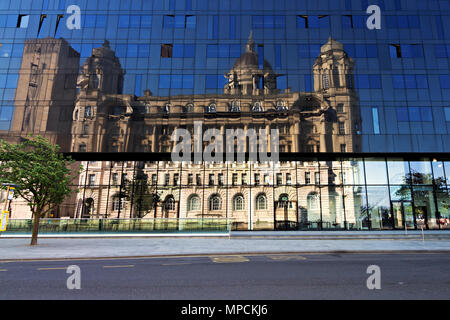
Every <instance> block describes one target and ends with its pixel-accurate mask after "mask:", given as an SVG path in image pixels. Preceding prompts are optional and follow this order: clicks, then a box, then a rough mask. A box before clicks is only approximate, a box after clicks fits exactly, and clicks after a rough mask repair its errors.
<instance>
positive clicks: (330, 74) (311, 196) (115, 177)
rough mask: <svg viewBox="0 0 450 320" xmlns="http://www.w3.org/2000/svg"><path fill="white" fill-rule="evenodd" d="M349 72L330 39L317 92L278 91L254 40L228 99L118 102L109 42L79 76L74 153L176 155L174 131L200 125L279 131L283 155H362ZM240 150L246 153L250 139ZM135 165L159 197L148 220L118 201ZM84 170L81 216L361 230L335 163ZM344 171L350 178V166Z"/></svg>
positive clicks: (122, 98) (93, 166)
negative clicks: (339, 186)
mask: <svg viewBox="0 0 450 320" xmlns="http://www.w3.org/2000/svg"><path fill="white" fill-rule="evenodd" d="M352 68H353V61H352V59H351V58H349V57H348V56H347V54H346V53H345V52H344V50H343V46H342V44H340V43H338V42H336V41H334V40H332V39H329V41H328V42H327V44H325V45H324V46H323V47H322V50H321V55H320V56H319V57H318V58H317V59H316V62H315V64H314V69H313V71H314V80H315V91H314V92H313V93H292V92H290V90H286V91H284V92H281V91H280V90H278V89H277V85H276V78H277V76H278V75H277V74H275V72H274V71H273V69H272V67H271V66H270V64H269V63H268V62H267V61H266V60H264V62H263V65H262V68H260V66H259V59H258V55H257V53H256V52H255V50H254V43H253V39H252V37H250V39H249V41H248V43H247V45H246V52H245V53H244V54H243V55H242V56H241V57H240V58H239V59H237V60H236V62H235V64H234V66H233V68H232V69H231V70H230V71H229V72H228V73H227V74H226V75H225V76H226V78H227V79H228V83H227V84H226V85H225V88H224V93H223V94H216V95H194V96H173V97H154V96H152V95H151V93H150V91H146V94H145V96H143V97H135V96H133V95H126V94H121V86H122V77H123V71H122V70H121V67H120V64H119V62H118V60H117V58H116V57H115V56H114V53H113V52H112V51H111V49H110V48H109V45H108V43H105V44H104V45H103V47H102V48H98V49H94V51H93V55H92V57H91V58H89V59H88V60H87V61H86V63H85V64H84V65H83V70H82V75H81V76H80V77H79V82H78V84H79V85H80V87H81V91H80V94H79V95H78V98H77V101H76V106H75V110H74V118H73V120H74V122H73V127H72V151H74V152H85V151H87V152H117V151H118V152H143V151H144V152H170V151H171V150H172V149H173V142H172V140H171V136H172V133H173V131H174V130H175V129H177V128H184V129H187V130H188V131H190V132H191V133H194V121H202V125H203V130H206V129H207V128H217V129H219V130H220V133H221V134H222V135H223V134H224V133H225V132H226V131H225V130H226V129H237V128H241V129H243V130H244V132H247V130H249V129H252V128H253V129H266V132H270V129H278V130H279V134H280V138H279V140H280V148H279V150H280V151H281V152H341V151H342V152H354V151H359V148H360V141H359V136H358V132H357V131H358V130H359V109H358V99H357V96H356V93H355V91H354V90H353V79H352V71H353V70H352ZM105 79H110V80H111V79H112V82H111V81H109V82H108V83H106V82H105ZM257 131H258V130H257ZM238 139H241V137H239V138H238ZM238 143H240V144H243V145H245V150H246V151H249V146H248V141H246V140H245V138H243V139H242V140H240V141H239V142H238ZM135 166H137V167H140V169H139V170H140V172H141V174H142V175H144V176H145V177H146V179H147V180H148V181H151V182H152V184H151V190H152V192H154V193H157V194H158V195H159V197H160V204H159V205H158V206H157V207H156V209H154V210H150V211H147V212H145V213H144V214H143V213H142V212H140V210H139V209H138V208H137V206H136V204H135V203H134V202H133V201H130V200H128V201H124V200H122V199H121V197H120V195H121V194H122V191H123V190H122V188H123V187H124V184H123V183H122V182H123V181H125V180H126V179H129V178H130V177H134V176H136V172H135V171H136V167H135ZM85 167H87V170H86V172H85V173H84V174H82V176H81V177H80V184H85V185H86V181H88V183H87V187H86V189H85V190H84V192H83V194H79V199H78V203H77V210H76V212H75V216H76V217H121V218H130V217H140V216H145V217H148V218H153V217H156V218H163V217H165V218H176V217H179V218H198V217H208V218H213V217H220V218H230V219H233V220H234V221H236V226H237V227H238V228H244V229H247V228H251V229H253V228H269V229H272V228H274V227H276V225H278V227H280V225H279V223H280V222H281V223H284V222H285V221H290V222H292V223H303V224H305V225H306V224H314V223H317V221H320V220H321V219H322V221H323V222H324V223H325V224H328V225H329V227H332V226H341V225H342V224H343V222H344V218H345V219H346V220H347V222H351V221H353V222H355V217H354V209H352V208H354V205H355V200H354V199H353V198H352V197H348V198H346V199H345V200H344V197H343V195H342V193H338V192H336V191H335V188H334V187H333V186H329V185H328V184H331V185H334V184H335V183H336V181H337V179H339V178H338V174H340V172H341V171H342V168H341V166H340V165H336V166H333V163H332V162H329V163H327V162H324V163H321V164H320V167H319V166H318V164H317V163H308V162H284V163H271V164H264V163H259V164H258V163H254V164H251V163H244V164H238V163H228V164H225V163H216V164H201V165H199V164H192V163H182V164H181V163H169V162H156V163H142V164H139V163H133V162H125V163H118V164H114V163H111V162H96V163H90V164H88V163H86V164H85ZM345 170H346V171H347V173H345V174H344V175H346V174H348V172H350V171H351V168H350V167H349V168H346V169H345ZM124 176H125V177H128V178H123V177H124ZM341 177H342V175H341ZM300 185H301V187H299V186H300ZM321 185H322V186H321ZM325 185H326V186H325ZM105 186H107V187H105ZM319 195H320V196H319ZM321 202H322V203H321ZM344 202H345V203H346V205H347V211H348V213H347V216H346V217H344V213H343V212H344V211H343V207H344V205H345V204H344Z"/></svg>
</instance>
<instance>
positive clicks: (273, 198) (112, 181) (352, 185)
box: [53, 158, 450, 230]
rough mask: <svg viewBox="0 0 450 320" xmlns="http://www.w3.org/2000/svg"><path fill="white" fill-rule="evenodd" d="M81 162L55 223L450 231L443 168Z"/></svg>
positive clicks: (380, 162) (367, 162) (355, 163)
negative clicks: (183, 221)
mask: <svg viewBox="0 0 450 320" xmlns="http://www.w3.org/2000/svg"><path fill="white" fill-rule="evenodd" d="M82 164H83V167H84V170H83V172H82V173H81V175H80V176H79V180H78V184H76V185H74V187H77V188H78V190H79V191H78V193H74V195H73V196H72V197H71V199H70V201H69V200H68V203H67V204H64V208H65V209H60V210H59V211H57V212H55V213H53V214H54V215H55V216H58V215H59V216H62V215H69V216H71V217H76V218H85V219H89V218H122V219H124V218H126V219H129V218H144V219H145V218H156V219H175V218H191V219H202V218H203V219H204V221H206V220H207V219H209V220H214V219H229V220H230V221H231V222H232V226H233V228H234V229H235V230H392V229H405V228H406V229H421V228H422V227H423V228H424V229H449V228H450V226H449V223H450V215H449V208H448V202H449V200H448V199H449V191H448V190H449V189H448V174H447V169H448V168H449V167H448V162H444V161H440V160H436V159H434V160H432V159H423V160H421V161H405V160H403V159H395V158H388V159H385V158H345V159H339V160H334V161H322V160H321V161H318V160H317V159H314V158H313V159H304V161H287V162H278V163H249V162H245V163H235V162H231V163H228V162H224V163H202V164H195V163H190V162H186V163H174V162H170V161H168V162H164V161H156V162H137V161H122V162H111V161H89V162H83V163H82ZM69 202H70V203H69ZM68 208H69V209H68ZM70 208H72V209H70ZM61 210H62V211H61ZM66 211H73V212H66ZM205 223H206V222H205ZM202 227H206V226H202Z"/></svg>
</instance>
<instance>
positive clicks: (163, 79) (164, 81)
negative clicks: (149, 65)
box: [159, 75, 170, 89]
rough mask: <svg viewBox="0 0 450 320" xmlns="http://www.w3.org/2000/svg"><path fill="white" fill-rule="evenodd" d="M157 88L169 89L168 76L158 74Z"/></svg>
mask: <svg viewBox="0 0 450 320" xmlns="http://www.w3.org/2000/svg"><path fill="white" fill-rule="evenodd" d="M159 88H160V89H170V76H169V75H160V76H159Z"/></svg>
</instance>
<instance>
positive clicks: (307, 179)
mask: <svg viewBox="0 0 450 320" xmlns="http://www.w3.org/2000/svg"><path fill="white" fill-rule="evenodd" d="M305 184H311V173H309V172H305Z"/></svg>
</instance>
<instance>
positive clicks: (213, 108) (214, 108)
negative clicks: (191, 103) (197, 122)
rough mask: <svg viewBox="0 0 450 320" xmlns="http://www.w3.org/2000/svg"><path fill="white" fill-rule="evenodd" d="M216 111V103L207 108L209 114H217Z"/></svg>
mask: <svg viewBox="0 0 450 320" xmlns="http://www.w3.org/2000/svg"><path fill="white" fill-rule="evenodd" d="M216 111H217V106H216V104H215V103H211V104H210V105H209V106H207V107H206V112H207V113H216Z"/></svg>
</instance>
